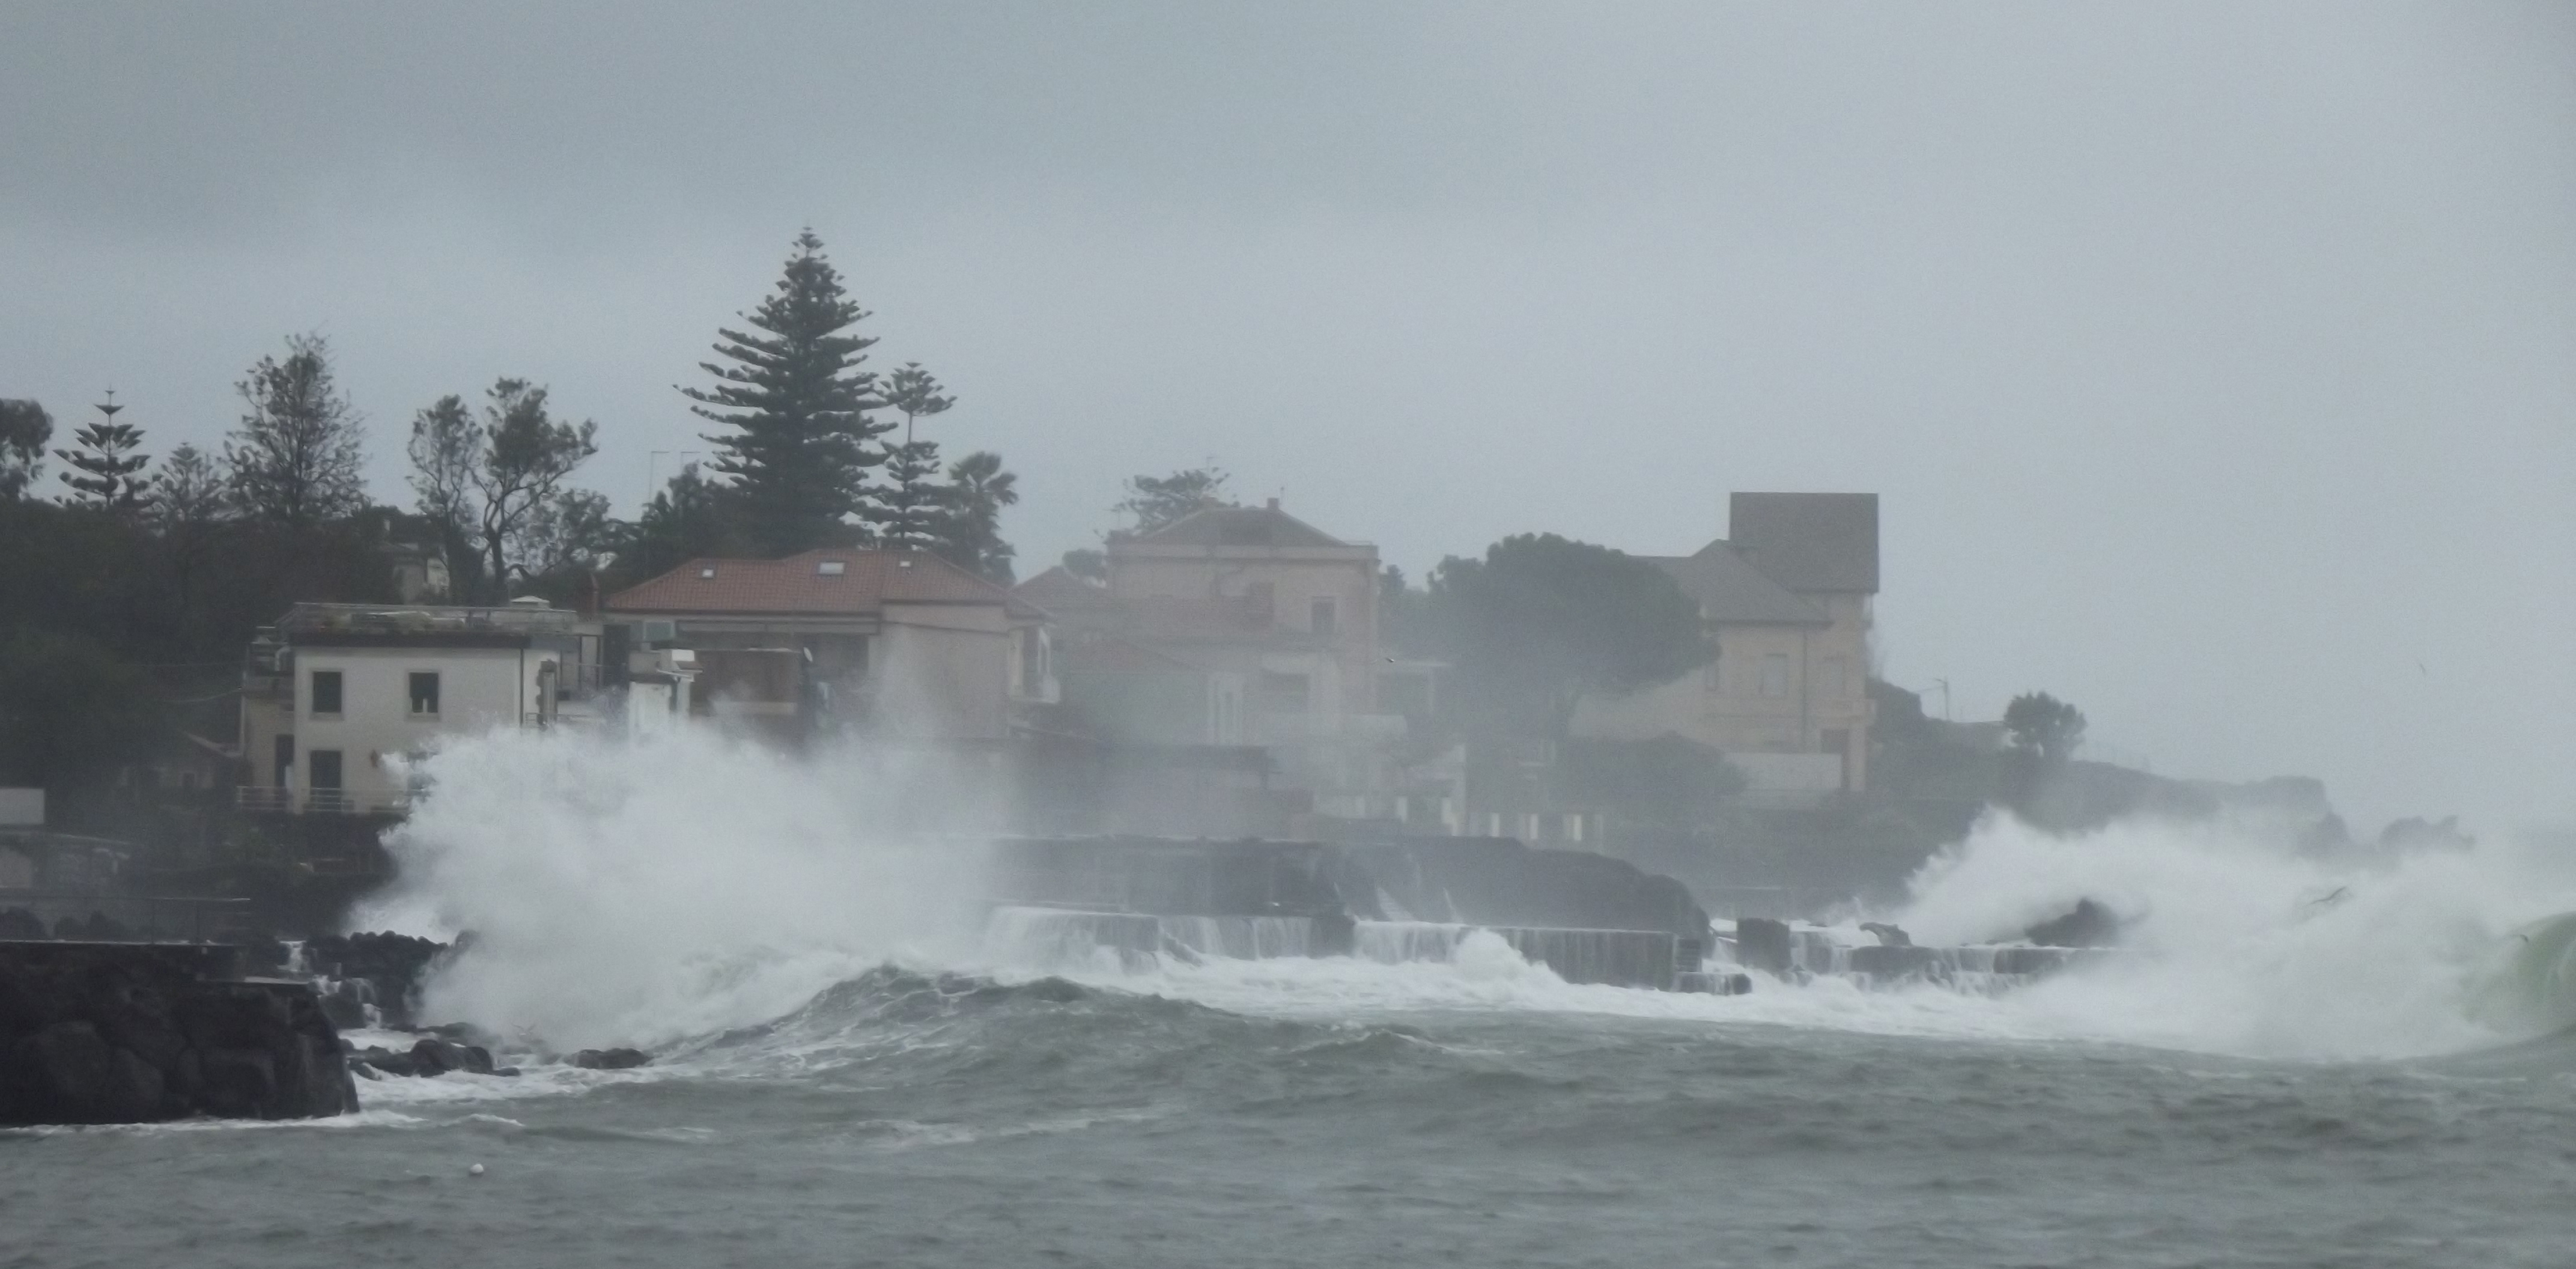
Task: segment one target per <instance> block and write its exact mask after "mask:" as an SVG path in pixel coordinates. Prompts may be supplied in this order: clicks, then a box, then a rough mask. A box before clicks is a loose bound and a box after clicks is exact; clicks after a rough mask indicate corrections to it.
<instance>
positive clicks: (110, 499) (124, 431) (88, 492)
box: [54, 392, 152, 512]
mask: <svg viewBox="0 0 2576 1269" xmlns="http://www.w3.org/2000/svg"><path fill="white" fill-rule="evenodd" d="M124 408H125V407H124V406H121V405H118V404H117V403H116V394H115V393H113V392H111V393H108V394H107V400H106V402H105V403H103V404H101V405H100V406H99V407H98V412H99V413H100V414H101V415H103V416H105V417H103V418H101V419H100V420H99V421H98V422H96V423H92V424H90V425H89V426H88V427H85V428H82V429H81V430H79V431H77V432H74V433H72V442H73V443H74V444H75V445H76V446H77V447H78V448H75V449H58V450H55V451H54V457H56V458H59V459H61V460H63V461H64V462H66V463H70V464H71V465H72V470H70V471H67V472H64V473H63V483H64V484H66V485H69V486H71V487H72V491H71V493H69V494H67V495H65V496H64V498H63V501H64V502H65V503H66V504H68V505H70V506H75V507H90V508H93V509H96V510H99V511H116V512H128V511H136V510H140V509H141V508H142V507H143V506H144V504H146V503H148V502H150V501H152V482H151V481H149V480H146V479H144V477H143V469H144V468H145V467H147V466H149V465H150V464H151V462H152V459H151V458H150V457H149V456H147V455H143V454H137V453H135V452H134V450H135V447H137V446H139V445H141V444H143V429H141V428H139V427H136V426H134V425H133V424H131V423H119V422H117V421H116V412H117V411H119V410H122V409H124Z"/></svg>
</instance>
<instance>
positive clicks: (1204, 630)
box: [1015, 499, 1427, 818]
mask: <svg viewBox="0 0 2576 1269" xmlns="http://www.w3.org/2000/svg"><path fill="white" fill-rule="evenodd" d="M1106 555H1107V562H1108V577H1107V580H1106V581H1105V582H1090V581H1085V580H1083V579H1081V578H1077V577H1075V576H1073V575H1072V574H1070V573H1068V572H1066V571H1065V570H1063V569H1061V568H1055V569H1049V570H1047V571H1046V572H1044V573H1040V574H1039V575H1037V576H1036V577H1033V578H1030V579H1029V580H1028V581H1026V582H1024V583H1022V584H1021V585H1020V586H1019V587H1018V589H1017V591H1016V592H1015V593H1016V594H1017V595H1019V597H1020V598H1022V599H1023V600H1025V601H1027V602H1029V603H1031V604H1032V605H1034V606H1036V607H1039V608H1043V609H1044V610H1046V612H1047V613H1048V615H1049V617H1050V618H1051V619H1052V620H1053V622H1054V623H1055V625H1056V628H1057V630H1058V632H1059V637H1060V643H1061V646H1060V648H1059V651H1058V658H1057V664H1058V667H1059V674H1060V676H1061V679H1062V682H1063V689H1064V702H1065V706H1066V712H1067V716H1068V721H1069V723H1070V724H1072V725H1075V726H1078V727H1081V728H1083V729H1085V730H1086V731H1087V732H1088V733H1089V734H1091V735H1094V736H1096V737H1098V738H1100V739H1101V740H1103V741H1105V742H1108V743H1112V744H1117V745H1126V746H1200V747H1218V748H1237V749H1246V750H1250V749H1258V750H1260V751H1262V752H1263V753H1266V754H1267V755H1268V757H1269V761H1270V762H1271V763H1272V764H1274V765H1275V766H1276V768H1277V770H1278V773H1279V782H1280V785H1281V787H1282V788H1284V789H1288V790H1295V791H1298V792H1300V793H1301V794H1302V795H1304V796H1305V797H1306V798H1308V799H1309V803H1308V805H1309V807H1310V809H1311V810H1312V811H1313V812H1315V813H1316V814H1320V815H1324V816H1332V817H1340V818H1361V817H1366V816H1369V815H1372V814H1383V813H1385V809H1384V807H1382V806H1380V805H1379V804H1381V803H1385V802H1386V801H1387V794H1388V792H1389V785H1388V776H1389V772H1390V769H1391V763H1392V760H1393V757H1394V754H1393V750H1394V748H1395V747H1396V746H1397V745H1398V744H1399V743H1400V742H1401V741H1402V739H1403V737H1404V735H1405V720H1404V719H1403V718H1402V717H1401V716H1398V715H1396V714H1394V713H1390V712H1387V711H1385V710H1384V709H1383V708H1382V706H1381V704H1380V702H1379V699H1378V698H1379V687H1380V671H1381V668H1382V667H1383V666H1384V665H1385V657H1384V655H1383V654H1382V652H1381V650H1380V644H1379V635H1378V602H1377V601H1378V591H1377V587H1378V555H1377V548H1376V547H1374V546H1371V545H1369V544H1367V543H1364V542H1351V541H1346V540H1344V539H1341V538H1337V537H1334V536H1333V535H1331V534H1329V533H1326V532H1324V531H1323V530H1321V529H1318V528H1316V527H1315V526H1313V525H1311V524H1308V523H1306V522H1305V521H1303V520H1300V519H1298V518H1297V517H1295V516H1293V515H1290V514H1289V513H1288V512H1287V511H1285V510H1283V509H1282V508H1281V507H1280V505H1279V502H1278V500H1277V499H1272V500H1270V501H1269V502H1267V503H1265V504H1264V505H1261V506H1254V507H1243V506H1233V505H1227V504H1210V505H1208V506H1205V507H1202V508H1200V509H1198V510H1196V511H1193V512H1191V513H1189V514H1187V515H1184V516H1181V517H1180V518H1178V519H1175V520H1173V521H1171V522H1170V523H1168V524H1164V525H1161V526H1159V527H1157V528H1154V529H1151V530H1148V531H1146V532H1142V533H1127V534H1117V535H1113V536H1112V537H1111V538H1110V540H1109V542H1108V545H1107V551H1106ZM1426 699H1427V698H1426Z"/></svg>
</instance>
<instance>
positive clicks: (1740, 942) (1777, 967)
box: [1735, 917, 1793, 978]
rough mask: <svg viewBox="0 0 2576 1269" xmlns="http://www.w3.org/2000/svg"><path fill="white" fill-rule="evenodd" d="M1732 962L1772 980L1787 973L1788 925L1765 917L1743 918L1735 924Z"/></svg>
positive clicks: (1790, 960) (1788, 951)
mask: <svg viewBox="0 0 2576 1269" xmlns="http://www.w3.org/2000/svg"><path fill="white" fill-rule="evenodd" d="M1735 960H1736V963H1737V964H1740V965H1743V966H1744V967H1745V968H1747V969H1758V970H1761V971H1762V972H1764V973H1766V974H1770V975H1772V976H1773V977H1775V978H1776V977H1779V976H1782V975H1785V974H1787V973H1788V972H1789V966H1790V965H1791V964H1792V963H1793V961H1792V957H1791V953H1790V939H1789V923H1788V922H1786V921H1775V920H1772V919H1771V918H1769V917H1746V918H1744V919H1743V920H1741V921H1738V922H1736V923H1735Z"/></svg>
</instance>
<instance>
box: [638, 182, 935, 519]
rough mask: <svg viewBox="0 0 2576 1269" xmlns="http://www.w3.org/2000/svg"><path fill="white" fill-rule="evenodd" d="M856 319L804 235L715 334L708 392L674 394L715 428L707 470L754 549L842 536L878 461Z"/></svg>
mask: <svg viewBox="0 0 2576 1269" xmlns="http://www.w3.org/2000/svg"><path fill="white" fill-rule="evenodd" d="M867 316H868V314H867V311H866V310H865V309H862V308H860V307H859V305H858V302H857V301H856V300H853V299H851V298H850V296H849V294H848V291H847V290H846V288H845V287H844V286H843V284H842V281H841V275H840V273H839V272H838V271H837V270H835V269H834V268H833V267H832V264H831V262H830V261H829V260H827V259H826V258H825V257H824V255H823V240H822V239H820V238H817V237H815V236H814V232H813V231H812V230H810V229H809V230H807V231H805V232H804V233H802V234H800V235H798V236H797V239H796V248H795V252H794V254H792V255H790V256H789V257H788V259H787V265H786V269H785V272H784V274H783V275H782V276H781V277H780V278H779V280H778V283H777V286H776V287H775V288H774V289H773V290H772V293H771V294H770V295H769V297H768V298H766V299H764V300H762V301H761V303H760V306H759V307H758V308H755V309H753V310H752V311H751V312H749V313H746V314H744V315H743V325H744V328H743V329H741V330H735V329H730V328H727V329H719V330H718V331H717V332H716V334H717V343H716V345H715V352H716V356H717V357H718V358H719V360H716V361H709V362H702V363H700V369H703V370H705V371H706V372H707V374H708V375H709V376H711V377H713V378H714V380H715V383H714V385H713V386H711V387H706V388H682V389H680V392H681V394H682V395H683V396H686V397H688V398H689V400H691V401H692V402H695V403H696V404H694V405H692V406H691V407H690V409H691V410H692V411H693V412H694V413H696V414H697V415H698V417H700V418H703V419H706V420H708V421H710V422H713V423H715V424H717V425H718V430H717V431H715V432H714V433H711V434H709V435H708V436H707V437H706V439H707V440H708V441H711V442H713V443H714V444H715V445H716V447H717V453H716V457H715V461H714V464H713V466H714V469H715V470H716V471H717V472H718V473H720V474H722V475H723V476H725V477H727V478H729V479H730V480H731V482H732V483H731V485H730V486H729V487H728V490H727V494H726V497H727V498H728V500H729V501H731V502H732V503H733V504H734V510H735V512H736V513H737V515H738V516H739V518H740V520H741V523H742V526H743V530H744V532H745V534H746V536H748V537H749V538H750V540H751V545H752V546H753V547H755V548H756V549H758V550H761V551H765V552H768V553H771V554H774V555H787V554H792V553H794V552H796V551H801V550H806V549H808V548H811V547H814V546H818V545H822V544H825V543H827V542H832V541H836V540H847V539H848V538H849V537H851V536H853V530H852V528H851V527H850V526H849V524H848V521H849V518H850V517H851V516H853V515H856V514H858V513H860V512H861V510H862V509H863V507H864V505H865V502H866V499H867V487H866V486H867V474H868V471H869V469H870V468H873V467H877V466H881V465H883V464H884V462H885V460H886V454H885V452H884V450H883V449H882V448H880V447H878V446H877V445H876V444H875V442H876V439H877V438H878V437H879V436H882V435H883V434H884V433H886V432H887V431H890V430H892V428H893V427H894V424H893V422H892V421H890V420H888V421H882V422H881V421H878V420H876V419H873V418H871V417H869V413H868V412H869V411H871V410H875V409H879V408H881V407H883V406H884V405H885V401H884V400H883V399H882V398H880V397H879V396H878V394H877V386H878V385H877V383H876V379H875V376H874V374H873V373H871V372H869V371H865V370H862V369H860V366H861V365H862V364H863V363H865V362H866V361H867V355H866V354H867V349H868V348H869V347H870V346H872V345H874V344H875V343H876V342H877V341H876V340H875V339H874V338H873V337H870V336H862V335H857V334H853V333H851V331H850V328H851V327H853V326H856V325H857V324H858V323H859V322H860V321H862V320H864V319H865V318H866V317H867ZM855 536H858V537H860V538H862V539H865V538H866V537H869V536H872V530H871V529H870V528H869V527H867V526H860V527H858V528H857V529H856V531H855Z"/></svg>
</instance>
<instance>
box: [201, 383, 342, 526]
mask: <svg viewBox="0 0 2576 1269" xmlns="http://www.w3.org/2000/svg"><path fill="white" fill-rule="evenodd" d="M235 388H236V390H237V391H239V392H240V393H241V397H242V401H243V403H244V404H246V405H248V406H249V407H250V409H249V412H248V413H246V414H244V415H242V420H241V426H239V427H237V428H234V429H233V433H232V435H231V436H229V437H227V438H225V441H224V469H225V477H224V484H225V488H226V491H227V492H228V493H229V494H230V495H231V497H232V500H233V505H234V506H236V507H238V508H240V509H241V511H242V513H243V514H244V515H247V516H249V517H251V518H252V519H255V520H263V521H266V522H268V523H270V524H275V525H280V526H283V527H285V528H289V529H305V528H310V527H312V526H314V525H317V524H321V523H324V522H326V521H331V520H339V519H344V518H346V517H348V516H351V515H355V514H357V512H358V511H359V510H360V509H361V508H363V507H365V506H366V505H367V492H366V484H365V481H364V477H363V476H362V475H361V472H360V469H361V466H362V465H363V464H364V462H365V459H366V450H365V445H364V442H363V438H362V436H361V434H360V431H359V426H360V424H361V422H362V421H363V420H362V419H361V417H360V416H359V414H358V411H357V410H356V408H355V407H353V406H351V405H350V404H349V398H348V396H347V395H346V394H345V393H342V392H341V391H340V386H339V381H338V379H337V378H336V377H335V376H334V375H333V374H332V372H331V348H330V345H329V344H328V343H327V342H326V341H324V340H323V338H322V337H321V336H320V335H291V336H288V337H287V340H286V360H284V361H280V360H278V359H277V358H275V357H262V358H260V359H259V364H257V365H255V366H252V367H251V368H250V377H249V378H247V379H244V380H242V381H241V382H240V383H239V384H237V385H235Z"/></svg>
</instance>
